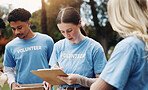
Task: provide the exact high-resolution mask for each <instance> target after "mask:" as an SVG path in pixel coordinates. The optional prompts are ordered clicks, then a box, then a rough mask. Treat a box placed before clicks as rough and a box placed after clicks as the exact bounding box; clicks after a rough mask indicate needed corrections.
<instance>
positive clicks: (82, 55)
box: [49, 37, 107, 87]
mask: <svg viewBox="0 0 148 90" xmlns="http://www.w3.org/2000/svg"><path fill="white" fill-rule="evenodd" d="M56 62H58V63H59V66H60V67H64V70H63V71H64V72H65V73H67V74H80V75H82V76H85V77H89V78H95V74H97V73H101V72H102V70H103V68H104V67H105V65H106V62H107V60H106V57H105V54H104V50H103V48H102V46H101V45H100V44H99V43H98V42H96V41H94V40H93V39H91V38H89V37H85V39H84V40H83V41H81V42H80V43H77V44H72V43H70V42H69V40H67V39H66V38H65V39H63V40H60V41H58V42H57V43H56V44H55V46H54V50H53V53H52V56H51V59H50V62H49V64H50V65H51V66H53V65H55V64H56ZM79 86H80V85H70V86H69V85H62V86H61V87H79Z"/></svg>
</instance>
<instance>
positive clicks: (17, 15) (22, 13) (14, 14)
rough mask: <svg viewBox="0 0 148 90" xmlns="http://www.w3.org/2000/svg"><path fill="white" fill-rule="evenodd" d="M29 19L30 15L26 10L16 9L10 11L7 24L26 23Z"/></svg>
mask: <svg viewBox="0 0 148 90" xmlns="http://www.w3.org/2000/svg"><path fill="white" fill-rule="evenodd" d="M30 17H31V13H30V12H29V11H27V10H25V9H24V8H18V9H14V10H13V11H11V12H10V13H9V15H8V21H9V23H10V22H11V21H14V22H15V21H23V22H25V21H28V20H29V18H30Z"/></svg>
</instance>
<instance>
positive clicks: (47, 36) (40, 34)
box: [35, 32, 51, 38]
mask: <svg viewBox="0 0 148 90" xmlns="http://www.w3.org/2000/svg"><path fill="white" fill-rule="evenodd" d="M35 33H36V34H37V35H38V36H40V37H45V38H51V37H50V36H49V35H47V34H43V33H39V32H35Z"/></svg>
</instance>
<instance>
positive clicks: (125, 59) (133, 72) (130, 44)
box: [100, 36, 148, 90]
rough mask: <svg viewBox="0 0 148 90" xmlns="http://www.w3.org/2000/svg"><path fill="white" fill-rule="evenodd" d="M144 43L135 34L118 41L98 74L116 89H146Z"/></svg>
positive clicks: (147, 74)
mask: <svg viewBox="0 0 148 90" xmlns="http://www.w3.org/2000/svg"><path fill="white" fill-rule="evenodd" d="M144 49H145V43H144V42H143V41H142V40H141V39H139V38H137V37H136V36H133V37H128V38H126V39H124V40H122V41H121V42H119V43H118V44H117V45H116V47H115V49H114V51H113V53H112V55H111V58H110V59H109V61H108V63H107V64H106V66H105V68H104V70H103V72H102V73H101V75H100V78H102V79H103V80H104V81H105V82H107V83H109V84H110V85H112V86H114V87H116V88H117V90H148V58H146V53H147V52H146V51H145V50H144Z"/></svg>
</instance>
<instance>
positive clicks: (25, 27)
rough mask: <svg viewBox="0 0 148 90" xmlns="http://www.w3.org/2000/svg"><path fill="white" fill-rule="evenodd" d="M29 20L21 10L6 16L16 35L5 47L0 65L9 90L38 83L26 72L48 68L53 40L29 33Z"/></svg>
mask: <svg viewBox="0 0 148 90" xmlns="http://www.w3.org/2000/svg"><path fill="white" fill-rule="evenodd" d="M30 17H31V13H30V12H29V11H27V10H25V9H23V8H17V9H14V10H13V11H11V12H10V13H9V15H8V21H9V23H10V26H11V28H12V31H13V33H14V34H15V35H16V36H17V37H16V38H14V39H13V40H12V41H10V42H9V43H8V44H7V45H6V47H5V54H4V62H3V65H4V72H5V73H6V74H7V76H8V83H9V85H10V88H11V89H12V90H13V89H14V88H15V87H17V86H18V87H20V84H33V83H42V82H43V80H42V79H41V78H39V77H37V76H36V75H34V74H33V73H31V72H30V71H31V70H37V69H48V68H49V65H48V63H49V59H50V56H51V53H52V51H53V45H54V42H53V39H52V38H51V37H50V36H48V35H45V34H41V33H37V32H33V31H32V30H31V28H30V25H31V22H30V21H29V18H30ZM15 67H16V69H17V72H16V73H17V74H15Z"/></svg>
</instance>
